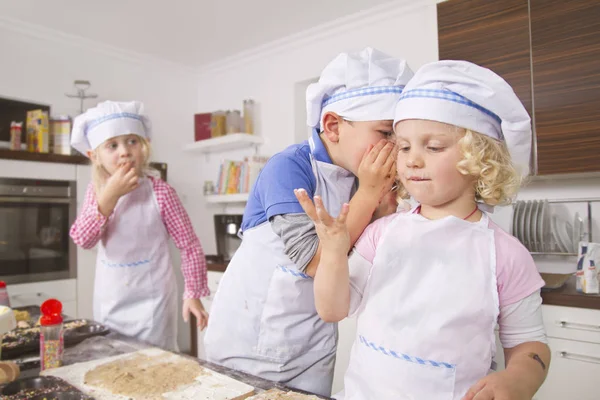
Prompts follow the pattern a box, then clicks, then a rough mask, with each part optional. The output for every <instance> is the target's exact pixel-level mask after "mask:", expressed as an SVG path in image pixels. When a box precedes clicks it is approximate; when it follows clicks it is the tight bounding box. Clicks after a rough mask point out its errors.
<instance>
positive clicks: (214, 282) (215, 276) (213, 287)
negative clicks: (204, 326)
mask: <svg viewBox="0 0 600 400" xmlns="http://www.w3.org/2000/svg"><path fill="white" fill-rule="evenodd" d="M207 275H208V277H207V278H208V289H209V290H210V296H208V297H204V298H203V299H202V304H203V305H204V308H205V309H206V311H207V312H208V313H209V319H210V306H211V304H212V299H213V298H214V296H215V293H217V288H218V287H219V281H220V280H221V278H222V277H223V272H218V271H208V273H207ZM198 357H199V358H201V359H203V360H205V359H206V352H205V351H204V331H201V330H200V329H198Z"/></svg>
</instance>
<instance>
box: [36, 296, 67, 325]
mask: <svg viewBox="0 0 600 400" xmlns="http://www.w3.org/2000/svg"><path fill="white" fill-rule="evenodd" d="M40 311H41V312H42V318H40V325H42V326H49V325H57V324H60V323H62V322H63V317H62V315H61V313H62V303H61V302H60V301H58V300H56V299H48V300H46V301H45V302H43V303H42V306H41V307H40Z"/></svg>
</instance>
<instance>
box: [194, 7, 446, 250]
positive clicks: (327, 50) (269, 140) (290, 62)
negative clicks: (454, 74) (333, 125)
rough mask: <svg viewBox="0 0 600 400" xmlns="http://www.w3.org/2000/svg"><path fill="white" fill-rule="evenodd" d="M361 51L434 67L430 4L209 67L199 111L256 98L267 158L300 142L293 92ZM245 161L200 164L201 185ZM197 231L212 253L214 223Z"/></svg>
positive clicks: (331, 27) (357, 20)
mask: <svg viewBox="0 0 600 400" xmlns="http://www.w3.org/2000/svg"><path fill="white" fill-rule="evenodd" d="M366 46H372V47H375V48H378V49H379V50H381V51H384V52H387V53H389V54H393V55H397V56H400V57H404V58H406V59H407V60H408V62H409V64H410V66H411V67H412V68H413V69H416V68H417V67H419V66H420V65H422V64H424V63H426V62H430V61H435V60H437V58H438V52H437V18H436V6H435V1H425V0H419V1H398V2H397V3H396V5H394V6H393V7H391V6H390V7H388V8H386V9H384V10H382V9H381V8H377V9H376V12H373V11H365V12H363V13H360V14H357V15H354V16H352V17H349V18H342V19H339V20H337V21H334V23H333V24H328V25H327V26H324V27H317V28H315V29H312V30H310V31H307V32H302V33H301V34H298V35H294V36H293V37H290V38H284V39H282V40H280V41H278V42H277V43H274V44H269V45H265V46H263V47H262V48H260V49H257V50H256V51H254V52H246V53H245V54H243V55H240V56H239V57H237V58H232V59H228V60H226V61H224V62H222V63H216V64H213V65H211V66H208V67H207V68H205V69H204V70H203V73H202V75H201V76H200V79H199V85H198V112H210V111H215V110H218V109H234V108H237V109H239V108H241V105H242V100H243V99H245V98H252V99H254V100H255V101H256V104H257V109H258V110H257V112H258V117H257V124H258V127H257V129H256V131H257V132H258V135H261V136H263V137H264V138H265V140H266V143H265V145H263V147H262V149H261V153H262V154H265V155H272V154H273V153H276V152H278V151H280V150H282V149H283V148H285V147H286V146H288V145H290V144H292V143H294V142H296V141H297V139H299V138H298V136H299V135H298V134H297V133H296V132H298V131H299V132H300V135H302V133H301V132H302V130H301V129H299V128H298V126H302V123H303V122H302V121H300V122H298V118H303V116H300V117H297V115H300V112H298V111H297V110H302V108H303V107H304V101H303V100H299V99H301V98H302V96H298V93H297V91H298V90H297V87H300V88H302V87H303V86H305V85H306V82H307V81H309V80H312V79H314V78H316V77H318V76H319V74H320V73H321V70H322V69H323V68H324V67H325V65H326V64H327V63H328V62H329V61H331V60H332V59H333V58H334V57H335V56H336V55H337V54H338V53H340V52H342V51H349V50H360V49H362V48H363V47H366ZM298 101H302V103H301V104H297V102H298ZM244 154H247V153H244V152H242V151H240V152H238V153H230V154H226V155H211V157H210V159H209V160H208V161H206V160H205V158H204V157H201V158H200V157H199V158H198V165H199V166H201V170H202V173H201V177H202V180H215V179H216V176H217V173H218V170H217V168H218V164H219V161H220V159H221V158H228V159H231V158H234V157H238V158H239V157H242V156H243V155H244ZM217 210H218V208H217ZM219 211H222V210H219ZM227 211H228V212H236V211H241V209H240V208H238V209H233V210H227ZM202 226H206V228H207V229H205V230H202V232H201V234H202V237H201V240H202V242H203V243H204V244H205V247H206V249H207V251H208V252H209V253H211V252H212V253H214V252H215V251H216V248H215V243H214V237H213V236H214V234H213V231H212V229H213V228H212V227H213V223H212V219H211V217H210V215H209V214H208V213H207V214H206V218H205V220H204V222H203V223H202Z"/></svg>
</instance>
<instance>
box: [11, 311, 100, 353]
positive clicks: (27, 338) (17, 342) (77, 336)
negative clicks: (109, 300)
mask: <svg viewBox="0 0 600 400" xmlns="http://www.w3.org/2000/svg"><path fill="white" fill-rule="evenodd" d="M78 322H86V325H84V326H81V327H77V328H73V329H65V332H64V343H65V346H66V347H70V346H74V345H76V344H78V343H81V342H83V341H84V340H85V339H88V338H91V337H94V336H101V335H107V334H108V333H110V330H109V329H108V328H107V327H105V326H104V325H102V324H99V323H97V322H94V321H90V320H86V319H74V320H70V321H65V322H64V323H65V325H67V324H71V323H78ZM15 331H18V332H22V334H21V335H19V337H18V338H15V339H11V338H7V337H6V336H5V338H4V340H3V341H2V359H3V360H10V359H14V358H17V357H20V356H22V355H23V354H27V353H34V352H39V351H40V332H39V329H35V328H29V329H22V330H18V329H17V330H15ZM15 331H13V332H15Z"/></svg>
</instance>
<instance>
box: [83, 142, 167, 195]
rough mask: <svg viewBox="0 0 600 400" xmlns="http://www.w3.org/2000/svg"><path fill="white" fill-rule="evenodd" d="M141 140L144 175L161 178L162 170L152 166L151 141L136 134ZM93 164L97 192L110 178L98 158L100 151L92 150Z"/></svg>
mask: <svg viewBox="0 0 600 400" xmlns="http://www.w3.org/2000/svg"><path fill="white" fill-rule="evenodd" d="M135 136H136V137H137V139H138V140H139V141H140V144H141V146H142V155H143V161H142V165H141V171H142V175H143V176H152V177H154V178H160V172H159V171H157V170H156V169H154V168H152V167H151V166H150V155H151V152H152V148H151V146H150V142H149V141H148V140H146V138H143V137H141V136H139V135H135ZM90 162H91V164H92V182H93V184H94V186H95V188H96V192H97V193H98V191H99V190H100V189H102V187H103V186H104V185H105V184H106V180H107V179H108V178H109V176H110V175H109V174H108V172H106V170H105V169H104V167H103V166H102V164H101V163H100V160H99V159H98V153H97V151H96V150H92V157H90Z"/></svg>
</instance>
